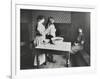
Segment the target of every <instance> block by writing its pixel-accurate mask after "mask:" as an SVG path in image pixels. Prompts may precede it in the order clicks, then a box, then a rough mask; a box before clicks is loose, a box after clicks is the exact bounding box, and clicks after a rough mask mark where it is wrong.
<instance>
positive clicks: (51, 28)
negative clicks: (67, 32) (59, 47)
mask: <svg viewBox="0 0 100 79" xmlns="http://www.w3.org/2000/svg"><path fill="white" fill-rule="evenodd" d="M55 33H56V28H55V25H54V18H53V17H49V18H48V22H47V29H46V38H47V39H49V40H50V43H51V44H52V40H51V38H53V37H56V34H55ZM48 61H50V62H53V63H55V61H54V60H53V55H52V54H48Z"/></svg>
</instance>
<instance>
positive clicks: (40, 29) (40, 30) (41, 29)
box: [37, 26, 44, 35]
mask: <svg viewBox="0 0 100 79" xmlns="http://www.w3.org/2000/svg"><path fill="white" fill-rule="evenodd" d="M37 30H38V31H39V33H40V34H42V35H44V30H43V28H41V27H40V26H38V27H37Z"/></svg>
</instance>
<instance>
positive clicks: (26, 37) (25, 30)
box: [20, 9, 32, 42]
mask: <svg viewBox="0 0 100 79" xmlns="http://www.w3.org/2000/svg"><path fill="white" fill-rule="evenodd" d="M20 14H21V17H20V20H21V21H20V28H21V29H20V33H21V42H28V41H31V39H32V37H31V36H32V11H31V10H24V9H22V10H21V11H20Z"/></svg>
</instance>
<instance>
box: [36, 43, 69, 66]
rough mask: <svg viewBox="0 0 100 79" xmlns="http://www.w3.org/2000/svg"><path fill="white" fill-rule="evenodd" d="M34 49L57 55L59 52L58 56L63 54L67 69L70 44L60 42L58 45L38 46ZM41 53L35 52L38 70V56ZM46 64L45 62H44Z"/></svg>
mask: <svg viewBox="0 0 100 79" xmlns="http://www.w3.org/2000/svg"><path fill="white" fill-rule="evenodd" d="M35 49H37V50H41V51H44V53H52V52H46V51H47V50H48V51H56V52H55V53H56V54H57V53H58V52H60V54H64V55H65V56H66V66H67V67H68V65H69V60H70V51H71V42H61V43H58V44H50V43H48V44H41V45H39V46H36V47H35ZM40 53H41V52H36V53H35V55H36V58H37V68H39V60H38V56H39V54H40ZM46 62H47V60H46Z"/></svg>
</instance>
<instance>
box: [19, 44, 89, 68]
mask: <svg viewBox="0 0 100 79" xmlns="http://www.w3.org/2000/svg"><path fill="white" fill-rule="evenodd" d="M32 51H33V50H32V49H31V48H30V45H25V46H22V47H21V62H20V64H21V66H20V68H21V69H35V68H36V67H34V66H33V63H32V62H33V59H32ZM53 57H54V60H56V63H50V62H47V64H46V65H42V66H41V67H40V68H64V67H65V57H64V56H63V55H53ZM70 58H71V59H70V65H69V67H83V66H88V64H87V63H86V62H85V61H84V59H83V58H82V56H81V54H80V53H78V54H76V55H71V57H70Z"/></svg>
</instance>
